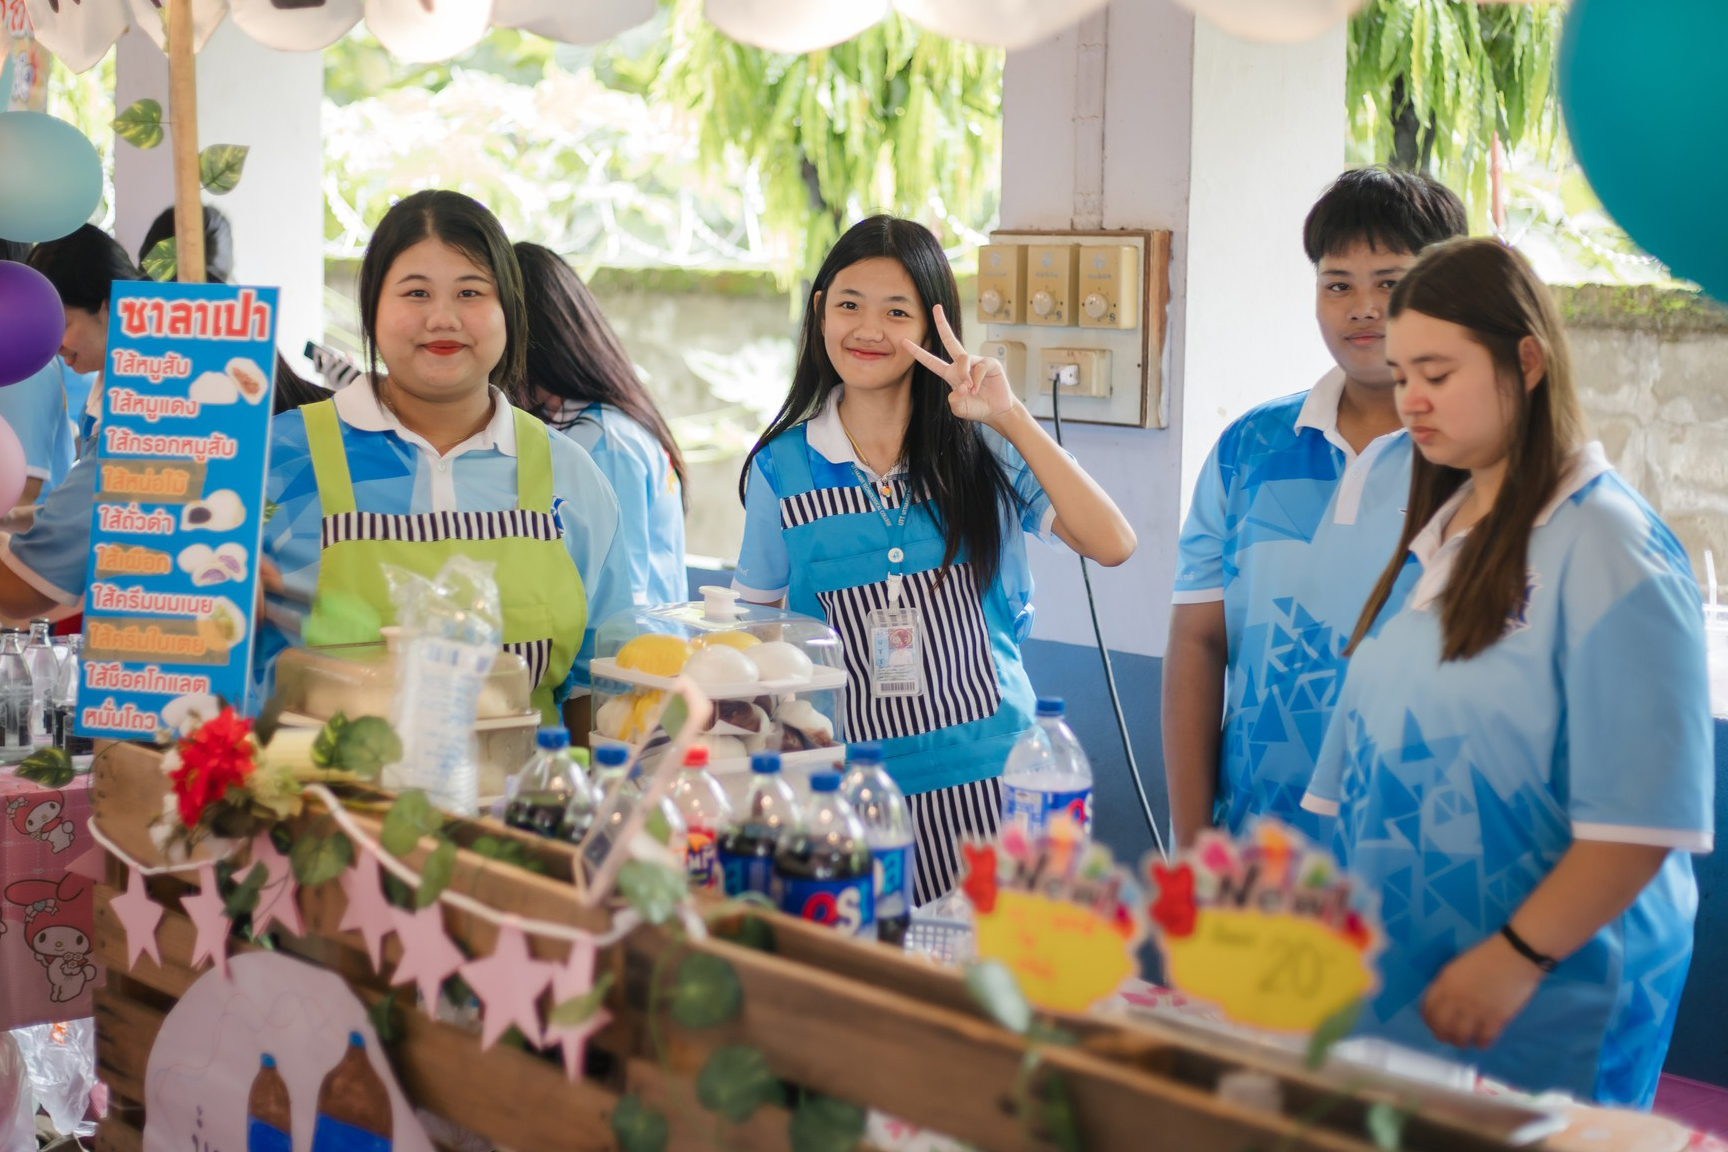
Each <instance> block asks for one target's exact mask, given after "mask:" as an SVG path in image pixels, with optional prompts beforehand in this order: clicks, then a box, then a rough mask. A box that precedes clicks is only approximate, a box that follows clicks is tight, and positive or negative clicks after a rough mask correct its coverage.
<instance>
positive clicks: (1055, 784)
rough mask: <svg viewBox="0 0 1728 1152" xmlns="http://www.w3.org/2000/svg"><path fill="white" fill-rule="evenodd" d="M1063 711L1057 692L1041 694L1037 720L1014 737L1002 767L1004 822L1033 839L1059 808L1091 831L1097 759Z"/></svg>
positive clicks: (1046, 827) (1080, 827) (1005, 826)
mask: <svg viewBox="0 0 1728 1152" xmlns="http://www.w3.org/2000/svg"><path fill="white" fill-rule="evenodd" d="M1064 711H1065V709H1064V707H1063V704H1062V701H1061V699H1059V698H1058V697H1055V696H1040V697H1039V698H1038V716H1037V722H1036V723H1035V724H1034V725H1033V726H1032V727H1031V728H1028V729H1027V730H1026V731H1025V732H1023V733H1021V735H1020V739H1019V740H1017V741H1015V743H1014V747H1013V748H1012V749H1010V750H1009V752H1008V763H1007V765H1006V766H1005V767H1004V768H1003V770H1002V827H1003V829H1004V830H1006V829H1008V828H1018V829H1019V830H1020V831H1021V832H1023V833H1024V834H1025V835H1026V838H1027V839H1028V840H1031V841H1037V840H1038V839H1040V838H1041V837H1043V836H1044V835H1045V833H1047V832H1048V831H1049V828H1050V822H1051V821H1052V820H1053V819H1055V817H1056V816H1057V814H1059V813H1060V814H1063V815H1066V816H1067V817H1068V818H1069V819H1071V820H1072V821H1073V822H1074V825H1075V827H1076V828H1077V829H1078V830H1079V832H1080V833H1081V835H1082V836H1087V835H1089V834H1090V833H1091V830H1092V764H1091V762H1090V761H1089V760H1087V759H1086V751H1085V749H1083V748H1081V747H1080V741H1079V740H1078V739H1076V738H1075V736H1074V730H1073V729H1072V728H1070V727H1068V725H1067V723H1066V722H1065V721H1064V720H1063V718H1062V717H1063V713H1064Z"/></svg>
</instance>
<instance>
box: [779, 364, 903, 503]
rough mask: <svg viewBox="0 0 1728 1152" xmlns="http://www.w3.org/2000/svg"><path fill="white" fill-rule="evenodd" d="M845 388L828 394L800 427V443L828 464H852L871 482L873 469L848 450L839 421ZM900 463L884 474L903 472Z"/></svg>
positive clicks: (844, 430) (879, 477)
mask: <svg viewBox="0 0 1728 1152" xmlns="http://www.w3.org/2000/svg"><path fill="white" fill-rule="evenodd" d="M845 392H846V385H844V384H840V385H837V386H836V387H835V389H834V390H833V391H832V392H830V393H828V400H827V403H825V404H823V405H822V411H820V412H818V413H816V415H814V416H812V417H810V420H809V422H808V423H806V424H805V425H804V440H805V443H807V444H809V445H810V447H812V448H814V449H816V451H818V452H820V453H821V454H822V458H823V459H824V460H827V461H828V462H829V463H831V464H856V465H857V466H858V467H860V468H862V469H864V471H865V472H867V473H869V474H870V476H872V477H873V478H875V479H878V480H880V479H881V478H882V477H881V476H879V475H877V473H876V471H875V469H873V468H871V467H870V465H869V464H867V463H865V462H864V461H863V460H860V459H859V458H858V453H857V452H855V451H853V449H852V440H851V437H849V436H847V435H846V426H845V425H844V424H842V423H841V422H840V398H841V397H842V396H843V395H845ZM905 470H906V465H905V463H904V462H901V463H898V464H895V465H894V467H892V468H890V469H888V475H890V476H892V475H894V474H895V473H897V472H904V471H905Z"/></svg>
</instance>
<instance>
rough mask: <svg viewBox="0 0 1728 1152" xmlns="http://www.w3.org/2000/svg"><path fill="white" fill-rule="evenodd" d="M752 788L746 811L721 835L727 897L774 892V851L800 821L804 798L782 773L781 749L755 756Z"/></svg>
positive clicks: (752, 767)
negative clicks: (799, 812)
mask: <svg viewBox="0 0 1728 1152" xmlns="http://www.w3.org/2000/svg"><path fill="white" fill-rule="evenodd" d="M750 773H751V780H750V791H749V793H748V795H746V796H745V798H744V807H743V809H742V810H741V811H740V812H739V813H738V814H737V815H736V816H734V817H733V818H732V820H731V821H729V822H728V823H727V825H726V827H725V829H724V830H723V831H722V832H721V833H720V844H719V848H720V874H721V883H722V884H723V885H724V887H725V889H726V895H728V896H739V895H742V894H743V893H745V892H760V893H761V894H762V895H764V896H769V897H772V896H773V894H774V853H775V851H776V850H778V848H779V847H780V837H781V835H782V834H783V833H785V832H786V830H787V829H789V828H791V827H792V825H794V824H796V823H797V822H798V798H797V797H796V796H794V795H793V794H792V786H791V785H790V784H788V783H786V778H785V777H784V776H782V775H780V753H778V752H758V753H756V755H754V756H752V757H750Z"/></svg>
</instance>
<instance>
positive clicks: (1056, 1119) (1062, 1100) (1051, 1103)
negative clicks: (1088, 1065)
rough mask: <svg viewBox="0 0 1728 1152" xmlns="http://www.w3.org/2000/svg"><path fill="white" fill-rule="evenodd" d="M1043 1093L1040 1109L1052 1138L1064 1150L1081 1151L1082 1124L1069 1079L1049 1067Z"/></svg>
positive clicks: (1070, 1151)
mask: <svg viewBox="0 0 1728 1152" xmlns="http://www.w3.org/2000/svg"><path fill="white" fill-rule="evenodd" d="M1042 1095H1043V1101H1042V1104H1041V1106H1040V1109H1039V1110H1040V1112H1041V1113H1042V1119H1043V1121H1044V1128H1045V1130H1046V1131H1047V1132H1048V1133H1049V1136H1050V1139H1051V1140H1053V1141H1055V1143H1056V1146H1057V1147H1058V1148H1060V1149H1062V1152H1081V1146H1080V1124H1079V1121H1078V1120H1077V1119H1076V1118H1075V1116H1074V1098H1073V1097H1072V1096H1071V1095H1069V1093H1068V1081H1067V1080H1065V1079H1063V1078H1062V1074H1061V1073H1059V1072H1057V1071H1056V1070H1055V1069H1053V1068H1047V1070H1046V1071H1045V1073H1044V1083H1043V1093H1042Z"/></svg>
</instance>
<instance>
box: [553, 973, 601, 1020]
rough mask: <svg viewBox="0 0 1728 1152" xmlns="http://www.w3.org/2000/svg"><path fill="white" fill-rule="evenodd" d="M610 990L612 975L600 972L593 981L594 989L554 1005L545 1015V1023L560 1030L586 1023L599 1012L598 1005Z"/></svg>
mask: <svg viewBox="0 0 1728 1152" xmlns="http://www.w3.org/2000/svg"><path fill="white" fill-rule="evenodd" d="M611 989H612V973H610V972H602V973H601V974H600V978H599V979H598V980H596V981H594V987H592V988H590V989H588V991H586V992H584V993H582V995H580V996H572V997H570V999H568V1000H560V1001H559V1002H558V1003H556V1004H554V1005H553V1006H552V1011H550V1012H548V1013H547V1014H546V1023H548V1024H551V1025H555V1026H557V1027H560V1028H574V1027H576V1026H577V1025H578V1024H586V1023H588V1021H590V1020H592V1019H593V1018H594V1013H596V1012H598V1011H600V1005H601V1004H603V1003H605V1002H606V993H607V992H609V991H611Z"/></svg>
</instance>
